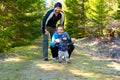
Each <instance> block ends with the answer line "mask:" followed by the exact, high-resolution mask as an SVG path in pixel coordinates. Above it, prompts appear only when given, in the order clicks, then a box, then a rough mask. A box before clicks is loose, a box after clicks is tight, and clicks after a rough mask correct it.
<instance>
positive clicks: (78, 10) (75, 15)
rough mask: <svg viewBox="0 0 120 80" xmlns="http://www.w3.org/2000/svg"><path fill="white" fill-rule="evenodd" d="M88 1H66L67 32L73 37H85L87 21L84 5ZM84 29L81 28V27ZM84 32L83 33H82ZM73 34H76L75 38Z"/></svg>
mask: <svg viewBox="0 0 120 80" xmlns="http://www.w3.org/2000/svg"><path fill="white" fill-rule="evenodd" d="M85 2H86V1H85V0H82V1H79V0H74V1H73V0H70V1H68V0H66V1H65V4H66V7H67V9H66V10H65V14H66V30H67V31H68V32H69V34H70V35H71V36H72V37H84V33H83V32H84V30H82V29H83V28H84V27H85V21H86V14H85V6H84V3H85ZM81 26H82V28H79V27H81ZM81 31H82V32H81ZM72 34H75V35H74V36H73V35H72Z"/></svg>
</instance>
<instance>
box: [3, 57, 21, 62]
mask: <svg viewBox="0 0 120 80" xmlns="http://www.w3.org/2000/svg"><path fill="white" fill-rule="evenodd" d="M4 61H5V62H11V61H14V62H20V61H23V59H20V58H6V59H5V60H4Z"/></svg>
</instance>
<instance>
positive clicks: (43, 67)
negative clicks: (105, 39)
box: [0, 39, 120, 80]
mask: <svg viewBox="0 0 120 80" xmlns="http://www.w3.org/2000/svg"><path fill="white" fill-rule="evenodd" d="M86 42H87V44H89V45H86ZM39 43H40V42H39V41H38V40H36V42H35V41H34V43H33V44H31V45H28V46H23V47H18V48H16V49H15V50H14V51H12V52H9V53H6V54H9V55H13V57H12V56H11V57H8V58H5V59H1V60H0V80H120V62H119V61H116V60H113V59H101V58H98V57H93V56H91V55H90V54H89V53H94V52H95V50H93V49H95V48H94V47H95V44H96V43H93V42H91V41H84V40H82V39H81V40H79V41H77V42H76V43H75V45H76V48H75V50H74V52H73V54H72V56H71V59H70V60H71V64H65V62H64V63H63V64H59V63H58V61H53V60H52V59H51V55H49V59H50V60H49V61H43V60H42V54H40V53H41V47H40V45H41V44H39ZM78 43H79V44H78ZM92 43H93V44H94V45H93V44H92ZM90 44H91V46H90ZM82 47H86V49H87V48H88V50H87V51H85V49H84V48H82ZM89 47H91V49H92V50H89Z"/></svg>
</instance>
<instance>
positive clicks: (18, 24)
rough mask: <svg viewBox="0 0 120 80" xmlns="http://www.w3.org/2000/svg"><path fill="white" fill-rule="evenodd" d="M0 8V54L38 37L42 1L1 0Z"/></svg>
mask: <svg viewBox="0 0 120 80" xmlns="http://www.w3.org/2000/svg"><path fill="white" fill-rule="evenodd" d="M0 6H1V9H0V33H1V34H0V42H2V43H1V45H0V52H4V51H6V50H7V49H10V48H12V47H16V46H20V45H25V44H27V43H29V42H30V41H31V39H33V38H36V37H37V36H38V35H40V28H39V23H40V20H41V18H42V16H43V14H44V10H45V5H44V1H43V0H1V1H0Z"/></svg>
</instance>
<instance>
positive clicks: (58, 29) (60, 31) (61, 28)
mask: <svg viewBox="0 0 120 80" xmlns="http://www.w3.org/2000/svg"><path fill="white" fill-rule="evenodd" d="M57 32H58V34H59V35H61V34H62V32H63V26H62V25H58V28H57Z"/></svg>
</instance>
